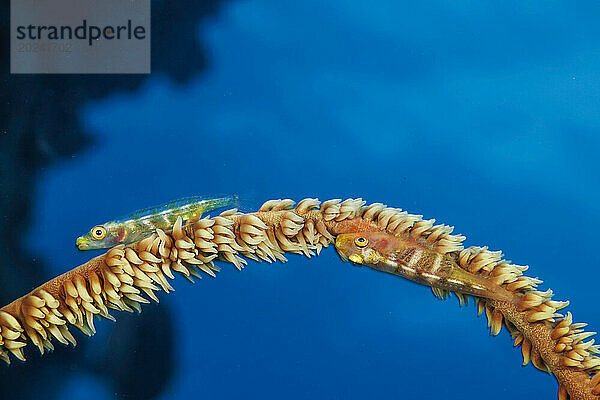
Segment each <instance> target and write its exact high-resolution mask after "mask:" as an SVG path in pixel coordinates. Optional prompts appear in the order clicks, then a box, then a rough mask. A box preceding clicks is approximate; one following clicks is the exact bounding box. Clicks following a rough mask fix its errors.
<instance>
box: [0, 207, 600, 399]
mask: <svg viewBox="0 0 600 400" xmlns="http://www.w3.org/2000/svg"><path fill="white" fill-rule="evenodd" d="M434 222H435V221H434V220H423V219H422V217H421V216H420V215H413V214H409V213H407V212H406V211H402V210H400V209H397V208H390V207H386V206H385V205H383V204H381V203H374V204H371V205H369V206H365V202H364V201H362V200H361V199H347V200H345V201H341V200H338V199H334V200H328V201H325V202H323V203H321V202H319V201H318V200H317V199H304V200H302V201H300V202H299V203H298V204H295V203H294V202H293V201H292V200H289V199H284V200H269V201H267V202H266V203H264V204H263V205H262V207H261V208H260V209H259V210H258V211H257V212H254V213H246V214H244V213H240V212H237V210H235V209H234V210H229V211H226V212H223V213H221V214H220V215H218V216H215V217H212V218H210V217H206V218H202V219H200V220H198V221H195V222H190V223H188V224H186V225H183V222H182V220H181V218H178V219H177V221H176V222H175V224H174V225H173V227H172V229H170V230H168V231H162V230H160V229H157V230H156V231H155V232H154V233H153V234H151V235H150V236H148V237H146V238H144V239H142V240H140V241H138V242H135V243H132V244H129V245H126V246H123V245H120V246H116V247H114V248H112V249H110V250H109V251H107V252H106V253H105V254H103V255H100V256H98V257H96V258H94V259H92V260H90V261H88V262H87V263H85V264H83V265H81V266H79V267H77V268H75V269H73V270H71V271H69V272H66V273H65V274H63V275H60V276H58V277H56V278H54V279H52V280H50V281H48V282H46V283H44V284H43V285H42V286H40V287H38V288H36V289H34V290H33V291H32V292H30V293H29V294H27V295H25V296H23V297H21V298H19V299H17V300H15V301H13V302H12V303H10V304H8V305H7V306H5V307H3V308H2V309H0V358H1V359H3V360H4V361H6V362H7V363H10V361H11V358H10V354H12V355H13V356H14V357H16V358H18V359H20V360H23V361H24V360H25V357H24V355H23V348H24V347H25V346H26V345H27V343H28V340H29V341H31V343H33V344H34V345H35V346H36V347H37V348H38V349H39V351H40V352H41V353H42V354H43V353H44V352H45V351H48V350H52V349H53V348H54V347H53V344H52V342H53V341H54V340H57V341H59V342H61V343H63V344H73V345H75V344H76V341H75V338H74V337H73V335H72V334H71V332H70V331H69V329H68V325H69V324H71V325H74V326H76V327H77V328H79V329H80V330H81V331H83V332H84V333H85V334H87V335H92V334H94V333H95V327H94V317H96V316H102V317H104V318H108V319H112V320H114V318H113V317H112V316H111V315H110V314H109V309H115V310H119V311H133V310H138V311H140V310H141V304H143V303H148V302H149V300H148V299H147V298H146V297H144V296H143V295H146V296H147V297H148V298H150V299H152V300H154V301H157V302H158V297H157V296H156V294H155V292H157V291H159V290H163V291H165V292H167V293H168V292H170V291H171V290H173V288H172V286H171V284H170V283H169V280H171V279H174V273H173V272H177V273H179V274H181V275H183V276H185V277H186V278H188V279H190V280H192V281H193V277H201V276H202V274H206V275H210V276H213V277H214V276H215V275H216V273H217V272H219V268H218V267H217V266H216V265H215V264H214V261H216V260H218V261H226V262H230V263H232V264H234V265H235V267H236V268H238V269H240V270H241V269H242V268H244V266H245V265H246V264H247V260H246V259H248V258H249V259H253V260H255V261H266V262H269V263H271V262H274V261H282V262H285V261H286V260H287V259H286V257H285V253H297V254H303V255H305V256H307V257H311V256H314V255H315V254H319V253H320V252H321V250H322V249H323V248H325V247H328V246H329V244H331V243H332V242H334V240H335V237H336V236H337V235H340V234H343V233H356V232H385V233H387V234H390V235H394V236H398V237H404V238H407V239H410V240H412V241H414V242H416V243H418V244H419V245H421V246H423V247H424V248H427V249H429V250H431V251H434V252H436V253H439V254H441V255H444V256H447V257H452V258H453V259H454V260H456V263H457V264H458V265H459V266H460V267H461V268H463V269H465V270H466V271H468V272H470V273H473V274H477V275H479V276H481V277H483V278H485V279H488V280H490V281H491V282H493V283H494V285H496V286H497V287H498V288H501V290H503V291H505V292H506V291H508V292H510V293H512V295H513V298H512V301H501V300H493V299H482V298H477V301H478V311H479V313H480V314H481V313H483V312H484V311H485V313H486V316H487V318H488V326H489V327H490V330H491V333H492V334H493V335H496V334H498V333H499V332H500V330H501V329H502V326H505V327H506V328H507V330H508V331H509V332H510V333H511V335H512V336H513V338H514V339H515V346H517V345H520V346H521V351H522V353H523V359H524V364H527V363H529V362H531V363H532V364H533V365H534V366H535V367H537V368H538V369H541V370H543V371H546V372H549V373H552V374H553V375H554V376H555V377H556V379H557V380H558V382H559V399H560V400H565V399H569V398H570V399H573V400H598V399H599V398H600V373H599V372H598V371H599V370H600V358H599V357H597V356H596V355H595V354H596V353H598V352H599V349H598V346H597V345H594V341H593V340H589V341H585V340H586V339H587V338H589V337H590V336H591V335H593V333H589V332H584V331H583V329H582V328H583V327H584V326H585V324H577V323H573V320H572V316H571V313H567V315H566V316H563V315H561V314H558V313H557V311H558V310H560V309H562V308H564V307H566V305H567V304H568V302H560V301H555V300H552V299H551V297H552V291H550V290H547V291H546V292H541V291H538V290H536V286H537V285H538V284H539V283H541V281H539V280H537V279H534V278H529V277H526V276H523V272H524V271H525V270H526V269H527V267H523V266H518V265H514V264H511V263H509V262H507V261H505V260H503V259H502V255H501V253H500V252H492V251H489V250H487V248H482V247H469V248H466V249H465V248H463V246H462V242H463V241H464V239H465V237H464V236H460V235H453V234H452V227H449V226H446V225H434ZM432 289H433V290H434V294H436V295H438V296H441V297H445V296H446V294H447V293H446V292H445V291H443V290H440V289H436V288H432ZM456 295H457V296H458V297H459V299H460V300H461V303H462V301H463V300H464V298H465V295H464V294H463V293H459V292H457V293H456Z"/></svg>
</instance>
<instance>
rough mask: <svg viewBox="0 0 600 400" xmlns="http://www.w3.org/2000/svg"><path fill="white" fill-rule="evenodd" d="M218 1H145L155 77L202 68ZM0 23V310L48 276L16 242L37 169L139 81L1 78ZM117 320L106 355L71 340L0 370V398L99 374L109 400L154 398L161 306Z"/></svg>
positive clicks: (160, 367)
mask: <svg viewBox="0 0 600 400" xmlns="http://www.w3.org/2000/svg"><path fill="white" fill-rule="evenodd" d="M222 3H224V1H222V0H203V1H176V2H167V1H153V2H152V48H151V51H152V72H153V73H154V74H156V73H158V74H162V75H165V76H168V77H169V78H170V79H172V80H174V81H177V82H180V83H183V82H186V81H187V80H188V79H189V78H191V77H192V76H196V75H197V74H199V73H201V72H202V71H203V70H205V69H206V65H207V62H206V56H205V51H204V49H203V46H202V43H199V42H198V41H197V32H198V24H202V23H203V22H205V21H206V20H207V19H208V18H210V17H213V16H215V15H216V14H217V12H218V11H219V9H220V7H222ZM1 18H2V23H1V24H0V36H1V37H0V54H1V57H2V64H1V66H0V68H1V88H2V90H1V91H0V188H1V196H0V215H1V216H2V220H1V222H0V243H1V245H0V303H1V304H2V305H5V304H7V303H9V302H11V301H12V300H15V299H16V298H18V297H20V296H22V295H23V294H25V293H26V292H28V291H30V290H32V289H33V288H34V287H36V286H38V285H39V284H41V283H43V282H44V281H46V280H48V279H50V278H52V276H49V274H48V273H47V271H46V269H45V268H44V260H43V259H42V260H35V259H33V257H32V256H31V255H30V254H28V253H27V246H26V245H25V244H23V243H22V239H23V238H22V232H23V231H24V229H22V227H24V226H27V224H29V223H30V211H31V208H32V206H33V205H34V203H35V198H33V193H34V192H35V190H34V189H35V186H36V181H37V179H38V175H39V171H40V169H42V168H44V167H47V166H49V165H51V164H54V163H59V162H61V160H63V159H66V158H69V157H71V156H73V155H75V154H79V153H81V152H82V151H83V150H84V149H85V148H88V147H90V146H92V145H93V138H91V137H90V136H88V135H87V134H86V132H84V131H83V130H82V128H81V126H80V123H79V121H78V119H77V115H78V110H79V108H80V107H81V106H82V105H84V104H85V103H86V102H88V101H90V100H94V99H98V98H102V97H105V96H107V95H110V94H111V93H114V92H116V91H120V92H123V91H134V90H136V89H137V88H139V87H140V85H141V84H142V82H143V81H144V80H146V79H147V78H148V75H10V60H9V47H8V46H9V43H10V40H9V27H10V21H9V8H8V7H5V8H4V9H3V12H2V14H1ZM71 250H72V249H65V251H71ZM57 251H61V250H60V249H57ZM49 256H50V255H49ZM70 267H75V265H73V266H69V268H70ZM118 319H119V323H118V324H117V325H115V328H114V329H112V331H111V338H110V344H109V346H107V350H106V354H101V355H97V354H96V355H95V356H90V354H95V352H89V351H86V349H85V347H86V346H85V345H86V340H85V339H81V338H82V335H81V334H77V332H74V334H75V335H76V337H77V338H78V340H79V345H78V349H77V351H72V350H66V349H64V348H63V347H62V346H60V345H58V347H57V349H56V351H55V352H54V353H53V354H46V355H45V356H43V357H40V356H39V354H36V353H35V352H34V351H36V350H35V348H34V347H33V346H28V349H27V351H26V357H27V358H28V361H27V363H21V362H19V361H14V362H13V364H12V365H11V366H10V367H8V368H6V367H4V366H1V367H0V387H2V398H3V399H39V398H46V399H51V398H56V396H57V393H58V391H59V390H60V388H61V383H62V382H64V381H65V380H66V379H68V377H69V376H70V375H73V374H76V373H84V374H94V375H96V376H98V375H99V376H102V377H103V378H104V381H105V382H106V383H107V384H108V385H109V392H113V393H115V397H116V398H127V399H149V398H153V397H155V396H156V395H157V394H159V393H160V392H161V391H162V390H163V389H164V387H165V384H166V382H167V381H168V380H169V378H170V377H171V375H172V372H173V368H174V360H173V355H172V342H173V331H172V329H171V328H170V327H171V326H172V324H171V322H170V320H171V316H170V315H169V313H168V310H167V309H166V307H164V306H161V307H147V308H146V309H145V311H144V312H143V313H142V315H141V316H139V317H138V316H129V315H124V314H122V313H120V314H119V315H118ZM155 327H160V329H155ZM73 329H74V328H73ZM75 330H76V329H75ZM138 349H140V350H139V351H137V350H138ZM141 349H151V350H150V351H142V350H141ZM150 358H151V359H150Z"/></svg>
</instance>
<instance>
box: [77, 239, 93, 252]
mask: <svg viewBox="0 0 600 400" xmlns="http://www.w3.org/2000/svg"><path fill="white" fill-rule="evenodd" d="M75 246H77V248H78V249H79V250H88V249H89V248H90V246H89V244H88V243H87V240H85V238H84V237H83V236H80V237H78V238H77V240H76V241H75Z"/></svg>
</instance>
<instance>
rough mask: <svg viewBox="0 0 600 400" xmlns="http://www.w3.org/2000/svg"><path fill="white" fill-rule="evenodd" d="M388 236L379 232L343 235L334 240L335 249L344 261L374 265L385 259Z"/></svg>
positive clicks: (388, 243)
mask: <svg viewBox="0 0 600 400" xmlns="http://www.w3.org/2000/svg"><path fill="white" fill-rule="evenodd" d="M389 247H390V237H389V235H387V234H385V233H381V232H360V233H343V234H340V235H338V236H337V237H336V239H335V249H336V250H337V252H338V254H339V255H340V257H341V258H342V260H344V261H351V262H353V263H354V264H361V265H367V264H369V265H375V264H378V263H380V262H382V261H384V260H386V259H387V256H386V253H387V251H388V249H389Z"/></svg>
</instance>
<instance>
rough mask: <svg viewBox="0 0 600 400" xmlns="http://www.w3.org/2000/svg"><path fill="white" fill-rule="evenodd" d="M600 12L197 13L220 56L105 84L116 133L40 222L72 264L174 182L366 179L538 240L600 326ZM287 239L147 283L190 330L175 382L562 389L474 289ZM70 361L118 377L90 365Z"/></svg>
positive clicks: (248, 184) (382, 191)
mask: <svg viewBox="0 0 600 400" xmlns="http://www.w3.org/2000/svg"><path fill="white" fill-rule="evenodd" d="M597 16H598V7H597V5H596V6H592V5H589V4H588V5H587V6H586V7H581V8H575V7H574V6H571V5H568V4H567V3H563V2H554V1H548V2H543V3H542V2H529V1H525V2H504V3H502V4H499V3H495V2H474V1H473V2H460V3H459V4H455V3H453V2H445V1H436V2H433V3H428V4H422V5H420V4H417V3H414V2H409V3H406V2H397V1H381V2H377V4H375V5H373V4H372V5H367V3H364V2H358V1H350V0H348V1H340V2H332V3H329V4H325V2H320V1H306V2H279V1H259V0H250V1H236V2H232V3H229V4H227V5H226V6H225V7H224V8H223V10H222V11H221V12H220V13H219V15H218V17H217V18H214V19H213V20H211V21H210V22H209V23H208V24H206V25H204V26H203V29H202V30H198V31H197V32H190V35H198V36H199V37H201V38H202V40H203V41H204V43H205V44H206V46H207V49H208V63H209V67H208V70H207V71H206V73H204V74H203V75H199V76H198V77H197V78H195V79H193V80H192V81H191V82H189V83H187V84H185V85H181V84H177V83H174V82H172V81H170V80H169V79H167V78H166V77H164V76H161V75H158V74H154V75H152V76H151V78H150V79H149V80H148V81H147V82H146V84H144V86H143V87H142V88H141V90H139V91H137V92H134V93H125V92H124V93H117V94H115V95H113V96H111V97H109V98H106V99H103V100H100V101H95V102H92V103H89V104H88V105H87V107H86V108H85V109H84V111H83V112H82V113H81V115H80V118H81V120H82V121H83V123H84V125H85V127H86V129H87V130H88V131H89V132H90V133H91V135H92V136H93V137H94V139H95V145H93V146H91V147H89V148H88V150H87V151H86V152H84V153H83V154H81V155H79V156H77V157H75V158H73V159H71V160H69V161H67V162H62V163H61V164H58V165H55V166H52V167H51V168H47V169H46V170H44V172H43V175H42V180H41V183H40V185H39V186H38V188H37V199H36V201H35V204H34V206H35V210H34V215H33V218H32V220H33V221H34V224H33V225H32V226H30V227H27V228H26V229H27V246H29V247H30V248H31V249H32V252H33V253H35V254H37V256H39V257H40V258H41V259H44V260H45V262H46V263H47V265H48V267H49V268H51V273H52V274H53V275H58V274H60V273H62V272H64V271H66V270H68V269H70V268H72V267H74V266H76V265H79V264H81V263H83V262H85V261H87V260H88V259H89V258H90V257H91V256H92V254H90V253H78V252H76V251H75V249H74V240H75V237H76V236H78V235H79V234H82V233H84V232H86V231H87V230H88V229H89V228H90V227H91V226H93V225H94V224H96V223H99V222H103V221H105V220H108V219H111V218H112V217H115V216H120V215H122V214H125V213H127V212H129V211H132V210H135V209H138V208H141V207H145V206H150V205H154V204H158V203H161V202H163V201H167V200H171V199H176V198H180V197H184V196H189V195H210V194H213V193H230V192H235V193H239V194H240V195H242V196H245V197H247V198H248V200H246V202H247V205H246V209H247V210H248V209H251V208H255V207H256V206H258V205H259V204H261V203H262V202H263V201H265V200H267V199H271V198H286V197H287V198H292V199H296V200H299V199H302V198H304V197H319V198H320V199H323V200H324V199H329V198H347V197H363V198H364V199H365V200H367V201H369V202H384V203H386V204H388V205H391V206H396V207H401V208H403V209H406V210H408V211H410V212H413V213H419V214H424V215H425V216H426V217H428V218H436V219H437V220H438V221H440V222H443V223H447V224H450V225H454V226H455V227H456V232H458V233H462V234H465V235H466V236H467V237H468V239H467V242H466V243H467V244H468V245H487V246H489V247H490V248H491V249H494V250H495V249H502V250H503V251H504V252H505V253H506V257H508V258H509V259H511V260H513V261H514V262H516V263H519V264H529V265H530V266H531V268H530V270H529V271H528V272H527V274H529V275H531V276H539V277H540V278H541V279H543V280H544V284H543V286H542V287H543V288H548V287H550V288H552V289H553V290H554V291H555V293H556V297H557V299H561V300H562V299H569V300H571V308H570V309H571V310H572V311H573V313H574V316H575V319H576V320H577V321H585V322H589V323H590V324H591V327H590V328H591V330H597V329H600V317H599V315H598V308H597V304H598V295H597V290H598V286H597V282H598V279H599V278H600V273H599V272H598V271H599V266H600V255H599V252H598V251H597V248H598V244H597V240H598V239H597V238H598V230H597V227H598V226H599V225H600V212H599V210H600V209H599V207H598V203H599V200H600V191H599V188H598V183H599V179H598V178H599V176H600V167H599V165H598V152H599V150H600V137H599V135H598V132H599V128H600V111H599V110H600V98H599V96H598V94H599V90H600V72H599V71H600V25H599V24H598V23H597ZM153 40H160V39H159V38H154V37H153ZM289 259H290V260H289V262H288V263H286V264H273V265H269V264H266V263H255V262H252V261H251V262H250V263H249V265H248V267H247V268H246V269H245V270H243V271H242V272H238V271H237V270H235V268H233V267H232V266H230V265H223V272H222V273H221V274H219V276H218V278H217V279H210V278H207V279H203V280H202V281H200V282H197V283H196V284H195V285H190V284H189V283H187V282H186V281H185V280H184V279H182V278H178V279H177V280H176V281H175V282H174V286H175V288H176V292H175V293H173V294H170V295H164V294H162V295H160V299H161V304H160V305H159V306H155V305H152V306H150V307H168V309H170V311H171V313H172V315H173V324H174V326H175V328H176V335H175V337H176V339H177V341H176V342H175V343H174V346H173V351H174V352H175V359H176V361H177V370H176V371H175V375H174V378H173V379H172V380H171V382H170V384H169V386H168V387H167V388H166V389H165V391H164V393H163V395H162V397H161V398H163V399H174V398H177V399H184V398H204V399H226V398H236V399H239V398H260V399H274V398H286V399H307V398H328V399H352V398H361V399H363V398H380V397H385V398H404V399H423V398H444V399H464V398H485V399H489V400H492V399H506V398H507V397H509V396H510V397H511V398H515V399H530V398H538V399H551V398H554V396H555V393H556V383H555V380H554V379H553V378H552V377H551V376H548V375H546V374H543V373H541V372H540V371H537V370H536V369H534V368H533V367H532V366H528V367H521V362H522V359H521V355H520V351H519V350H518V349H513V347H512V341H511V340H510V338H509V337H508V334H507V333H506V331H503V332H502V333H501V334H500V335H499V336H498V337H490V336H489V334H488V330H487V328H486V321H485V319H484V318H479V319H478V318H476V317H475V315H476V313H475V309H474V308H473V306H472V305H471V306H469V307H466V308H459V307H458V304H457V301H456V299H454V298H452V299H450V300H448V301H446V302H442V301H439V300H437V299H435V298H434V297H433V296H432V295H431V293H430V290H429V289H428V288H426V287H421V286H418V285H415V284H413V283H410V282H407V281H404V280H402V279H399V278H394V277H392V276H387V275H384V274H380V273H377V272H374V271H372V270H369V269H366V268H357V267H354V266H352V265H350V264H348V263H342V262H341V261H340V260H339V258H338V257H337V256H336V254H335V252H334V250H333V249H332V248H329V249H327V250H325V251H324V252H323V253H322V255H321V256H319V257H316V258H313V259H310V260H308V259H306V258H304V257H300V256H291V257H289ZM115 315H116V317H117V319H118V318H119V315H118V313H115ZM98 326H99V334H98V335H97V336H95V337H92V338H90V339H85V338H82V336H81V335H79V336H78V338H81V339H80V340H85V341H87V342H88V343H89V344H90V346H88V349H90V348H91V349H94V348H96V349H103V348H104V347H103V346H106V342H107V337H108V336H109V334H110V326H111V323H100V324H99V325H98ZM156 329H161V327H156ZM146 350H147V352H148V360H149V362H151V361H152V351H153V349H146ZM60 351H63V350H60ZM66 351H78V349H77V348H76V349H70V350H66ZM34 357H37V355H34ZM140 379H143V377H140ZM62 385H63V389H62V394H61V396H62V397H61V398H65V397H66V396H67V395H68V396H69V398H73V399H83V398H86V399H110V398H113V392H112V390H111V388H109V387H106V386H104V385H103V383H102V382H100V381H96V380H95V378H94V376H92V375H86V374H85V373H80V374H78V373H76V374H75V375H73V376H72V377H71V378H70V380H69V381H67V382H65V383H63V384H62ZM192 396H194V397H192Z"/></svg>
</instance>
